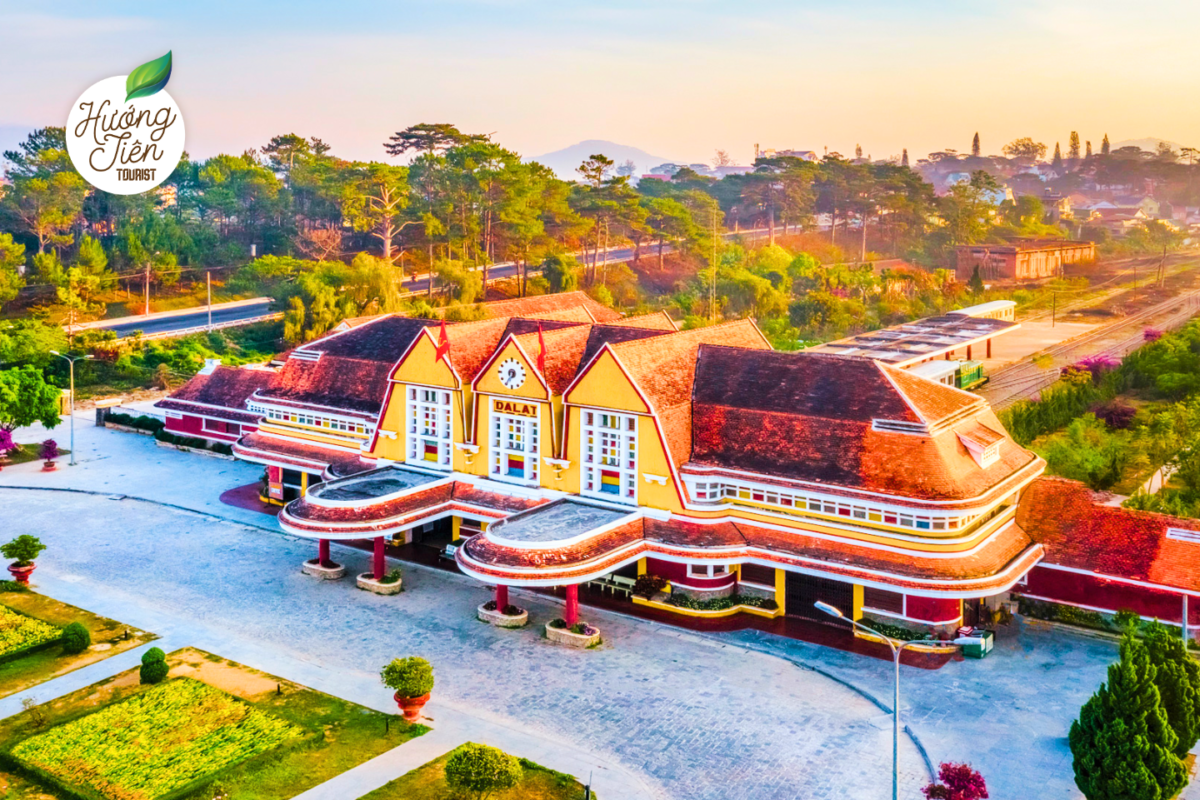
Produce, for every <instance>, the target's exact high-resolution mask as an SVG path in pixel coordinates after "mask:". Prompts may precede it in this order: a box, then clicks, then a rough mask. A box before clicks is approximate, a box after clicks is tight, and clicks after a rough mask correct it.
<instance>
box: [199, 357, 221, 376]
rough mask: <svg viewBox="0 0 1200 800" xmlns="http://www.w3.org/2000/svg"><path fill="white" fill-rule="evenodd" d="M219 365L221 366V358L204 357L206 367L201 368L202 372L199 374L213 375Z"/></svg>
mask: <svg viewBox="0 0 1200 800" xmlns="http://www.w3.org/2000/svg"><path fill="white" fill-rule="evenodd" d="M219 366H221V359H219V358H206V359H204V369H202V370H200V373H199V374H201V375H212V374H213V372H215V371H216V369H217V367H219Z"/></svg>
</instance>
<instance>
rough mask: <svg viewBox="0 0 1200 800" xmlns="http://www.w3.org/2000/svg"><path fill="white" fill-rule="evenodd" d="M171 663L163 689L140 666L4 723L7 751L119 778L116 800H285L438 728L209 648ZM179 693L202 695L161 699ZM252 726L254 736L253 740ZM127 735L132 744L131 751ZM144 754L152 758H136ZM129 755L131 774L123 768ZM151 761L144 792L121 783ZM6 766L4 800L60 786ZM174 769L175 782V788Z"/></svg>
mask: <svg viewBox="0 0 1200 800" xmlns="http://www.w3.org/2000/svg"><path fill="white" fill-rule="evenodd" d="M167 660H168V662H169V663H170V665H171V673H170V679H169V680H168V681H167V682H166V683H163V684H159V685H158V686H142V685H140V684H139V682H138V674H137V670H130V671H128V672H124V673H121V674H120V675H117V676H114V677H113V678H110V679H108V680H106V681H102V682H100V683H97V684H93V685H92V686H89V687H87V688H85V689H81V690H80V691H78V692H75V693H73V694H71V695H68V696H66V697H63V698H59V699H58V700H54V701H51V702H49V703H46V704H44V705H42V706H39V707H38V708H37V709H34V710H33V711H32V712H31V711H26V712H24V713H22V714H19V715H17V716H15V717H11V718H9V719H6V720H0V751H2V752H5V753H8V752H13V753H14V755H15V756H17V757H18V758H19V757H21V756H22V755H23V753H24V754H26V755H27V754H28V753H30V752H32V753H37V752H43V751H46V752H49V753H50V754H51V756H50V758H51V759H55V758H57V759H59V761H58V762H53V761H51V762H50V763H60V764H62V765H63V768H65V769H68V770H70V772H69V774H71V775H72V778H73V779H75V780H78V776H79V775H83V774H90V775H95V776H99V778H103V777H104V775H103V774H101V773H102V772H104V771H108V772H112V775H113V777H112V780H113V781H114V783H113V784H112V785H109V786H108V787H107V789H106V790H101V791H100V792H99V793H98V794H97V795H96V796H97V797H104V798H113V799H114V800H118V798H119V800H152V799H153V798H155V797H159V796H162V795H163V794H164V793H167V792H172V791H175V790H176V789H177V788H178V787H180V786H186V785H188V784H189V783H191V782H193V781H197V782H196V783H195V788H194V789H193V790H191V791H190V792H188V793H187V794H186V795H184V797H185V798H187V800H210V799H211V798H212V797H213V796H214V795H215V794H218V793H222V794H223V795H224V796H227V797H230V798H237V800H285V799H286V798H290V797H294V796H295V795H297V794H300V793H301V792H303V791H306V790H308V789H310V788H312V787H313V786H316V785H317V784H319V783H323V782H324V781H326V780H328V779H330V778H332V777H334V776H335V775H338V774H340V773H342V772H344V771H346V770H348V769H350V768H352V767H355V766H357V765H358V764H361V763H362V762H364V761H367V760H368V759H370V758H373V757H375V756H377V755H379V754H380V753H383V752H385V751H387V750H390V749H391V748H393V747H396V746H398V745H400V744H403V743H404V742H406V741H408V740H409V739H411V738H413V737H414V736H419V735H420V734H422V733H424V732H425V731H426V730H427V729H426V728H425V727H423V726H420V725H408V724H407V723H405V722H404V721H403V720H401V719H400V718H399V717H398V716H392V715H387V714H381V713H379V712H377V711H373V710H370V709H367V708H363V707H362V706H358V705H355V704H353V703H350V702H347V701H345V700H340V699H338V698H335V697H330V696H329V695H326V694H322V693H320V692H317V691H314V690H312V689H309V688H307V687H304V686H300V685H297V684H294V683H290V682H288V681H283V680H280V679H279V678H276V677H274V676H271V675H267V674H266V673H263V672H259V671H257V670H253V669H250V668H249V667H246V666H243V665H241V664H236V663H234V662H231V661H227V660H225V659H222V658H219V657H217V656H214V655H211V654H209V653H204V652H201V651H198V650H191V649H186V650H180V651H177V652H175V653H171V654H170V655H169V656H168V659H167ZM173 686H182V687H199V690H198V692H197V690H194V689H186V690H179V691H178V693H177V694H175V695H173V696H163V695H159V694H157V693H158V692H161V691H162V690H163V689H164V688H165V687H173ZM39 712H41V713H42V714H44V715H45V717H46V719H45V722H44V723H43V724H41V725H38V724H37V720H36V719H35V717H36V715H37V714H38V713H39ZM133 712H138V713H133ZM106 715H107V716H106ZM147 715H149V716H150V717H151V718H152V719H151V720H150V721H147V720H146V716H147ZM153 721H157V722H158V723H159V724H158V725H155V724H152V722H153ZM162 723H166V727H163V725H162ZM106 725H108V726H111V730H109V729H108V728H106ZM385 725H386V732H385ZM56 726H62V727H56ZM247 729H251V734H252V735H245V734H246V732H247ZM124 738H130V743H127V744H125V745H124V746H122V745H121V742H122V739H124ZM135 748H141V749H142V753H141V754H139V755H138V757H137V758H132V757H127V756H126V753H130V752H131V751H132V750H134V749H135ZM105 749H111V750H112V751H113V752H112V755H111V757H110V758H107V759H102V760H100V762H99V764H87V763H85V762H84V760H83V758H84V754H99V753H102V752H104V750H105ZM74 754H78V755H74ZM123 758H125V759H127V760H128V761H129V764H128V765H126V766H127V767H128V768H120V766H121V765H120V764H119V763H118V761H119V760H120V759H123ZM156 760H157V761H158V762H160V763H164V764H186V765H187V766H186V770H185V769H184V768H182V767H180V768H168V769H167V770H163V769H158V770H154V769H150V765H152V764H153V763H154V762H155V761H156ZM143 764H144V765H147V768H146V770H145V771H144V773H143V777H144V783H143V784H142V785H141V787H140V788H139V789H137V790H130V789H129V788H128V787H126V788H124V789H121V788H120V787H121V786H122V785H123V784H121V781H127V782H128V781H130V780H132V779H133V778H135V777H136V775H137V773H138V769H137V768H136V767H135V766H134V765H138V766H140V765H143ZM109 765H112V766H111V767H110V766H109ZM43 768H45V767H43ZM7 769H8V768H7V767H0V797H3V798H4V800H43V798H46V797H47V794H46V792H47V790H48V789H49V788H50V787H49V786H44V785H43V786H39V785H37V784H36V783H35V782H34V780H33V779H32V778H30V777H27V776H24V775H18V774H15V773H13V772H11V771H8V772H6V771H5V770H7ZM89 769H90V770H93V771H92V772H88V771H87V770H89ZM213 769H216V770H218V773H216V774H214V773H213ZM164 771H166V772H170V773H171V774H172V776H173V777H174V778H175V779H176V780H175V781H174V782H173V783H172V782H169V781H168V777H166V776H163V775H162V773H163V772H164ZM184 778H187V780H186V781H184V782H182V783H181V782H180V781H181V780H182V779H184ZM6 782H7V784H8V786H7V788H8V794H4V793H3V789H4V788H5V783H6ZM95 785H96V786H101V785H103V781H102V780H98V781H97V782H96V784H95ZM181 800H182V798H181Z"/></svg>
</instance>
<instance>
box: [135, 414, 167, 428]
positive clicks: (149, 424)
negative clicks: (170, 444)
mask: <svg viewBox="0 0 1200 800" xmlns="http://www.w3.org/2000/svg"><path fill="white" fill-rule="evenodd" d="M127 424H128V425H129V427H131V428H137V429H138V430H142V431H160V430H162V429H163V428H164V427H165V426H166V424H167V423H165V422H163V421H162V420H161V419H158V418H157V417H150V416H147V415H145V414H143V415H141V416H140V417H136V418H134V419H132V420H130V421H129V422H128V423H127Z"/></svg>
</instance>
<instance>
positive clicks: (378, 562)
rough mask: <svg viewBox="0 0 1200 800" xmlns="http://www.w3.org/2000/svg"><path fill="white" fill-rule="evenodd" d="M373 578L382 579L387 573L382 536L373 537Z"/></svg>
mask: <svg viewBox="0 0 1200 800" xmlns="http://www.w3.org/2000/svg"><path fill="white" fill-rule="evenodd" d="M374 564H375V580H377V581H381V580H383V576H384V575H385V574H387V558H386V557H385V556H384V550H383V537H382V536H376V537H375V560H374Z"/></svg>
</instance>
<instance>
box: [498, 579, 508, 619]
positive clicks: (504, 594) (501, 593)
mask: <svg viewBox="0 0 1200 800" xmlns="http://www.w3.org/2000/svg"><path fill="white" fill-rule="evenodd" d="M507 605H508V587H507V586H505V585H504V584H503V583H497V584H496V610H497V611H499V612H501V613H503V612H504V607H505V606H507Z"/></svg>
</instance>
